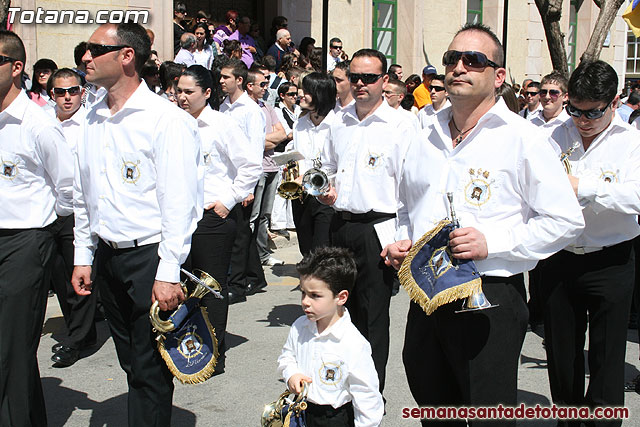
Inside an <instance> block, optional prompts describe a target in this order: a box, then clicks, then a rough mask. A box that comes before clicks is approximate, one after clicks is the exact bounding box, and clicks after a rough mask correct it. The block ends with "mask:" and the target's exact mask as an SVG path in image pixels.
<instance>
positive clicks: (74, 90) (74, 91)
mask: <svg viewBox="0 0 640 427" xmlns="http://www.w3.org/2000/svg"><path fill="white" fill-rule="evenodd" d="M81 89H82V87H80V86H70V87H54V88H53V94H54V95H55V96H64V94H65V93H67V92H69V95H71V96H74V95H78V94H79V93H80V90H81Z"/></svg>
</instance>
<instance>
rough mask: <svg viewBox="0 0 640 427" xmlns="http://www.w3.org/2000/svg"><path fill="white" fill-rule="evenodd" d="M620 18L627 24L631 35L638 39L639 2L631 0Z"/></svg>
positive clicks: (639, 23) (639, 33)
mask: <svg viewBox="0 0 640 427" xmlns="http://www.w3.org/2000/svg"><path fill="white" fill-rule="evenodd" d="M622 18H623V19H624V20H625V21H626V22H627V25H628V26H629V29H631V31H633V34H635V36H636V37H640V0H633V1H632V2H631V3H630V4H629V7H627V10H625V11H624V13H623V14H622Z"/></svg>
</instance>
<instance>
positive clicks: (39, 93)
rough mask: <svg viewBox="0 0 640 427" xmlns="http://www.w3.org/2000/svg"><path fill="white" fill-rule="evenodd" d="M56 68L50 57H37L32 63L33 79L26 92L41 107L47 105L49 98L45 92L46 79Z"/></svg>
mask: <svg viewBox="0 0 640 427" xmlns="http://www.w3.org/2000/svg"><path fill="white" fill-rule="evenodd" d="M57 69H58V65H57V64H56V63H55V62H53V61H52V60H51V59H47V58H42V59H38V60H37V61H36V63H35V64H33V79H32V81H31V89H30V90H29V91H28V92H27V95H29V98H31V100H32V101H33V102H35V103H36V104H38V105H39V106H41V107H44V106H45V105H48V104H49V102H52V103H53V101H51V98H50V97H49V95H48V94H47V81H48V80H49V77H51V74H53V72H54V71H56V70H57Z"/></svg>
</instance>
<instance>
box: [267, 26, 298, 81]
mask: <svg viewBox="0 0 640 427" xmlns="http://www.w3.org/2000/svg"><path fill="white" fill-rule="evenodd" d="M291 52H293V49H292V47H291V34H290V33H289V30H287V29H285V28H281V29H279V30H278V32H277V33H276V42H275V43H274V44H272V45H271V46H270V47H269V49H268V50H267V53H266V54H267V55H271V56H272V57H273V58H274V59H275V60H276V72H278V71H280V65H281V64H282V57H283V56H284V55H285V54H287V53H291Z"/></svg>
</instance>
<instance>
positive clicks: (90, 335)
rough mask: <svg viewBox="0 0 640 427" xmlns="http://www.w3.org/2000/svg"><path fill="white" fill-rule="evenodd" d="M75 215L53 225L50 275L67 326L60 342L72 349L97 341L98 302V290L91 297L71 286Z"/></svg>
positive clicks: (95, 288)
mask: <svg viewBox="0 0 640 427" xmlns="http://www.w3.org/2000/svg"><path fill="white" fill-rule="evenodd" d="M73 226H74V220H73V215H69V216H66V217H58V219H57V220H56V221H55V222H54V223H53V224H52V226H51V232H52V233H53V236H54V239H55V242H56V252H55V254H54V267H53V271H52V273H51V281H52V282H53V288H54V289H55V291H56V295H57V297H58V303H59V304H60V309H61V310H62V315H63V316H64V323H65V325H66V326H67V335H66V336H65V337H64V338H62V340H61V341H60V342H61V343H62V344H63V345H65V346H67V347H71V348H82V347H84V346H86V345H88V344H91V343H94V342H95V341H96V336H97V335H96V323H95V321H94V318H95V314H96V301H97V299H98V292H97V287H96V286H95V284H96V283H95V281H94V286H93V292H92V293H91V295H86V296H81V295H78V294H76V292H75V291H74V290H73V286H71V274H72V273H73V250H74V248H73Z"/></svg>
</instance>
